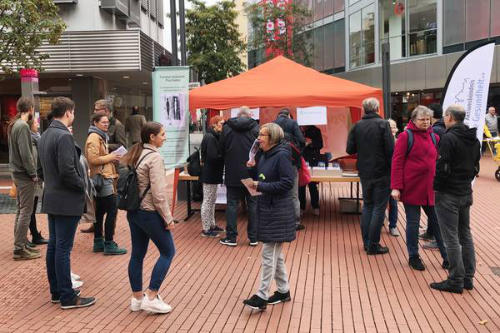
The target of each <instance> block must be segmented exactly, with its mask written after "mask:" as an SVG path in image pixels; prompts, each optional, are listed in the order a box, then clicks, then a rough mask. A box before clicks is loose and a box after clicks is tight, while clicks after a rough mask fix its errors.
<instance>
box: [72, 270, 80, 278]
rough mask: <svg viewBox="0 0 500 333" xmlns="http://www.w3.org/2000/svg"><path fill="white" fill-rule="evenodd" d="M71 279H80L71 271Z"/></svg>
mask: <svg viewBox="0 0 500 333" xmlns="http://www.w3.org/2000/svg"><path fill="white" fill-rule="evenodd" d="M71 279H72V280H80V275H78V274H75V273H73V272H71Z"/></svg>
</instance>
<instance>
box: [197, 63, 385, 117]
mask: <svg viewBox="0 0 500 333" xmlns="http://www.w3.org/2000/svg"><path fill="white" fill-rule="evenodd" d="M368 97H376V98H377V99H378V100H379V102H380V104H381V106H380V113H381V114H383V107H382V98H383V97H382V90H381V89H379V88H374V87H370V86H367V85H364V84H360V83H356V82H353V81H349V80H344V79H341V78H338V77H335V76H331V75H328V74H323V73H320V72H318V71H316V70H314V69H312V68H309V67H305V66H303V65H300V64H298V63H296V62H294V61H292V60H290V59H288V58H286V57H284V56H279V57H276V58H274V59H272V60H269V61H267V62H265V63H263V64H261V65H260V66H257V67H255V68H253V69H251V70H249V71H247V72H244V73H241V74H239V75H237V76H234V77H231V78H227V79H225V80H221V81H217V82H214V83H211V84H208V85H205V86H202V87H199V88H196V89H193V90H191V91H190V92H189V108H190V110H196V109H202V108H208V109H215V110H226V109H230V108H234V107H239V106H242V105H246V106H249V107H251V108H254V107H263V106H270V107H282V106H296V107H307V106H326V107H353V108H360V107H361V103H362V101H363V99H365V98H368Z"/></svg>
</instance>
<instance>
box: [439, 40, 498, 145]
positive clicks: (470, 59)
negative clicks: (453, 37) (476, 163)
mask: <svg viewBox="0 0 500 333" xmlns="http://www.w3.org/2000/svg"><path fill="white" fill-rule="evenodd" d="M494 51H495V43H494V42H490V43H487V44H483V45H479V46H477V47H475V48H473V49H470V50H469V51H467V52H466V53H464V54H463V55H462V56H461V57H460V59H458V61H457V62H456V64H455V66H454V67H453V69H452V70H451V73H450V75H449V76H448V80H447V82H446V86H445V88H444V93H443V96H444V99H443V101H442V106H443V111H444V110H446V108H448V106H450V105H452V104H459V105H461V106H463V107H464V109H465V112H466V116H465V124H466V125H468V126H469V127H471V128H473V127H475V128H477V138H478V139H479V142H482V140H483V127H484V123H485V115H486V105H487V102H488V92H489V87H490V76H491V68H492V66H493V55H494Z"/></svg>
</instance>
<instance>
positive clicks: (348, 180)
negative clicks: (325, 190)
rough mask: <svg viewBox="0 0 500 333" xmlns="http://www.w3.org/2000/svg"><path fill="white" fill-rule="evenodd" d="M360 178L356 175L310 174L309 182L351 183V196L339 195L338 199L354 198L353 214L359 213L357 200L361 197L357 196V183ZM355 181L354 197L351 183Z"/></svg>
mask: <svg viewBox="0 0 500 333" xmlns="http://www.w3.org/2000/svg"><path fill="white" fill-rule="evenodd" d="M360 181H361V179H360V178H359V177H358V176H345V177H344V176H342V175H335V176H323V175H322V176H315V175H312V176H311V182H315V183H351V196H350V197H349V198H345V197H341V198H339V200H353V199H354V200H356V211H355V212H354V214H361V212H360V211H359V202H360V201H361V200H363V199H361V198H360V197H359V183H360ZM354 183H356V197H354V193H353V187H354V186H353V184H354Z"/></svg>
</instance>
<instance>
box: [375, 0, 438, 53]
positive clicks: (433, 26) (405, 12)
mask: <svg viewBox="0 0 500 333" xmlns="http://www.w3.org/2000/svg"><path fill="white" fill-rule="evenodd" d="M379 18H380V42H381V43H380V45H382V43H384V42H386V41H389V43H390V52H391V59H393V60H394V59H400V58H404V57H406V56H408V55H409V56H415V55H422V54H432V53H436V52H437V3H436V0H418V1H417V0H393V1H386V0H379Z"/></svg>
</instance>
